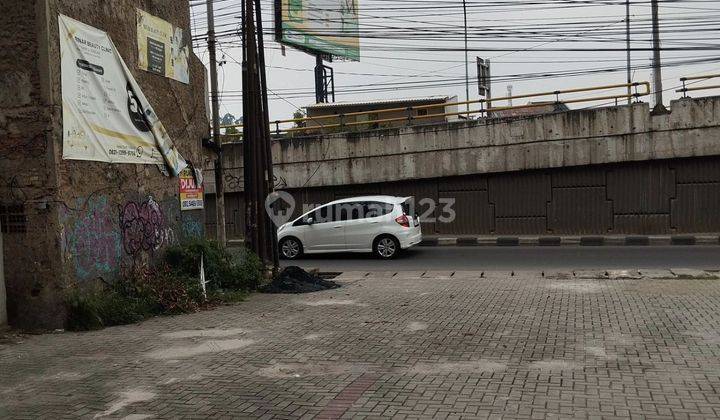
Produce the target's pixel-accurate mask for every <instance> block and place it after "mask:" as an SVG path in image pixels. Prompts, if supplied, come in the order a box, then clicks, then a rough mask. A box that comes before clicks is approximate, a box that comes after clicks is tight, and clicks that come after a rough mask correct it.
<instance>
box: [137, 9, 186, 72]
mask: <svg viewBox="0 0 720 420" xmlns="http://www.w3.org/2000/svg"><path fill="white" fill-rule="evenodd" d="M137 40H138V67H140V68H141V69H142V70H145V71H149V72H151V73H155V74H159V75H161V76H165V77H169V78H171V79H175V80H177V81H179V82H182V83H186V84H187V83H190V72H189V70H188V59H189V57H190V46H189V43H188V39H187V37H186V36H185V33H184V32H183V30H182V29H181V28H178V27H176V26H173V25H172V24H171V23H170V22H167V21H165V20H163V19H160V18H159V17H156V16H153V15H151V14H149V13H147V12H145V11H143V10H140V9H137Z"/></svg>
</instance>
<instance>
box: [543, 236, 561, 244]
mask: <svg viewBox="0 0 720 420" xmlns="http://www.w3.org/2000/svg"><path fill="white" fill-rule="evenodd" d="M561 244H562V239H561V238H560V237H559V236H541V237H540V238H538V245H540V246H560V245H561Z"/></svg>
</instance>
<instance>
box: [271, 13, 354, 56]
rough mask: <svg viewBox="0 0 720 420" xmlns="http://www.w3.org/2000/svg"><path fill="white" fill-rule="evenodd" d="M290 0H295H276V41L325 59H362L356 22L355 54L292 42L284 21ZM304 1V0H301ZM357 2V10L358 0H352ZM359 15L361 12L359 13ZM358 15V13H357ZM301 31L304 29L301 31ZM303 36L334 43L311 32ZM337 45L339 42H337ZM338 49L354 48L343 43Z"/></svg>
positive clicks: (347, 49) (274, 14) (350, 49)
mask: <svg viewBox="0 0 720 420" xmlns="http://www.w3.org/2000/svg"><path fill="white" fill-rule="evenodd" d="M289 1H293V0H275V1H274V7H275V10H274V13H273V16H274V19H275V22H274V23H275V31H274V32H275V41H276V42H278V43H279V44H281V45H284V46H288V47H291V48H295V49H297V50H300V51H303V52H305V53H307V54H310V55H313V56H320V57H321V58H322V59H323V60H325V61H329V62H332V61H333V58H337V59H342V60H349V61H360V34H359V24H358V23H356V25H357V27H358V33H357V40H358V41H357V44H358V45H357V50H356V52H355V53H354V54H352V53H349V54H348V53H346V54H336V53H335V52H332V51H328V50H324V49H320V48H312V47H311V46H308V45H307V44H301V43H299V42H297V43H296V42H292V41H291V40H288V39H287V36H286V32H287V29H286V28H285V23H284V22H283V3H284V2H285V3H287V2H289ZM301 1H302V0H301ZM352 1H353V2H354V3H355V10H356V11H357V10H358V9H359V7H358V5H357V0H352ZM357 14H358V15H359V13H357ZM356 16H357V15H356ZM299 32H300V33H301V32H302V31H299ZM303 36H305V37H307V38H313V39H316V40H318V42H321V43H330V44H334V43H333V42H332V41H328V40H327V39H324V38H323V37H322V36H318V35H313V34H311V33H304V34H303ZM335 45H337V44H335ZM337 47H338V49H344V50H345V51H346V52H347V51H352V48H351V47H349V46H343V45H337Z"/></svg>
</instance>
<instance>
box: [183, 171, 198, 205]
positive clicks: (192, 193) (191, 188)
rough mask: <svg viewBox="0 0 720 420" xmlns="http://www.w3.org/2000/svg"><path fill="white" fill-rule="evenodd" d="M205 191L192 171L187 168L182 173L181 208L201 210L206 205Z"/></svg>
mask: <svg viewBox="0 0 720 420" xmlns="http://www.w3.org/2000/svg"><path fill="white" fill-rule="evenodd" d="M203 192H204V191H203V187H202V186H201V185H197V183H196V182H195V177H194V176H193V173H192V171H191V170H190V169H189V168H185V170H184V171H182V172H181V173H180V210H201V209H202V208H203V207H204V198H203Z"/></svg>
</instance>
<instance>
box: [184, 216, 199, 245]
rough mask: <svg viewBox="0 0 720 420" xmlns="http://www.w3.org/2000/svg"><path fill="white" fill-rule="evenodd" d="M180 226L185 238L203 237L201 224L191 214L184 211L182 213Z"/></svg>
mask: <svg viewBox="0 0 720 420" xmlns="http://www.w3.org/2000/svg"><path fill="white" fill-rule="evenodd" d="M181 227H182V235H183V237H184V238H185V239H201V238H202V237H203V225H202V223H201V222H200V220H198V219H197V218H196V217H193V216H192V215H189V214H186V213H184V214H183V215H182V224H181Z"/></svg>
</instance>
